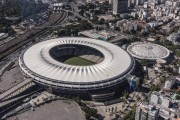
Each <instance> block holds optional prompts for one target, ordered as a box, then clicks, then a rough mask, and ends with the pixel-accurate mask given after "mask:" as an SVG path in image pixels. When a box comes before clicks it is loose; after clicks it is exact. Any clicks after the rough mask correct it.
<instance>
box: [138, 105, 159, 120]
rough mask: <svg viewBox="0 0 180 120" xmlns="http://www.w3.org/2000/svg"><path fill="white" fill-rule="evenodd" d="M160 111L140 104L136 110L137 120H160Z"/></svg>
mask: <svg viewBox="0 0 180 120" xmlns="http://www.w3.org/2000/svg"><path fill="white" fill-rule="evenodd" d="M158 115H159V109H156V107H155V106H152V105H148V104H144V103H142V104H140V106H139V107H137V109H136V115H135V120H158Z"/></svg>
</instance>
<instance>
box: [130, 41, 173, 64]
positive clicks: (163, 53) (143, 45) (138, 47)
mask: <svg viewBox="0 0 180 120" xmlns="http://www.w3.org/2000/svg"><path fill="white" fill-rule="evenodd" d="M127 51H128V53H129V54H131V55H132V56H133V57H135V58H137V59H146V60H149V61H155V60H157V59H166V58H168V57H169V55H170V52H169V50H168V49H167V48H165V47H163V46H161V45H158V44H153V43H149V42H135V43H132V44H131V45H129V46H128V48H127Z"/></svg>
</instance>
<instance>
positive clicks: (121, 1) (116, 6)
mask: <svg viewBox="0 0 180 120" xmlns="http://www.w3.org/2000/svg"><path fill="white" fill-rule="evenodd" d="M127 10H128V0H114V1H113V14H114V15H117V14H120V13H125V12H127Z"/></svg>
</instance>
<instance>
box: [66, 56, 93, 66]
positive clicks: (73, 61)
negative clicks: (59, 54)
mask: <svg viewBox="0 0 180 120" xmlns="http://www.w3.org/2000/svg"><path fill="white" fill-rule="evenodd" d="M64 63H65V64H69V65H76V66H88V65H94V64H96V63H95V62H92V61H90V60H87V59H84V58H81V57H72V58H69V59H67V60H66V61H64Z"/></svg>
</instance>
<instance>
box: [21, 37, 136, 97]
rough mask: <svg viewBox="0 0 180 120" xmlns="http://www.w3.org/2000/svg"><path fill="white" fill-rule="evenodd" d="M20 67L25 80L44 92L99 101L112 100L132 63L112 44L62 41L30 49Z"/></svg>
mask: <svg viewBox="0 0 180 120" xmlns="http://www.w3.org/2000/svg"><path fill="white" fill-rule="evenodd" d="M19 65H20V68H21V71H22V72H23V74H24V75H25V76H26V77H28V78H32V79H33V80H34V82H36V83H38V84H40V85H42V86H43V87H45V88H51V89H52V90H53V91H56V92H60V93H71V94H73V93H75V94H91V97H92V99H97V100H98V99H102V98H103V99H106V98H109V97H110V96H111V97H112V96H114V94H115V92H116V87H117V86H119V85H120V84H121V83H122V82H124V81H126V78H127V76H129V75H130V74H131V73H132V72H133V70H134V67H135V62H134V59H133V58H132V57H131V56H130V55H129V54H128V53H127V52H126V51H124V50H123V49H121V48H120V47H118V46H116V45H113V44H111V43H108V42H104V41H100V40H96V39H90V38H81V37H65V38H57V39H51V40H47V41H43V42H40V43H37V44H35V45H33V46H31V47H29V48H28V49H26V50H25V51H24V52H23V53H22V54H21V55H20V58H19ZM96 93H97V94H96ZM101 93H102V94H101Z"/></svg>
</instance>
